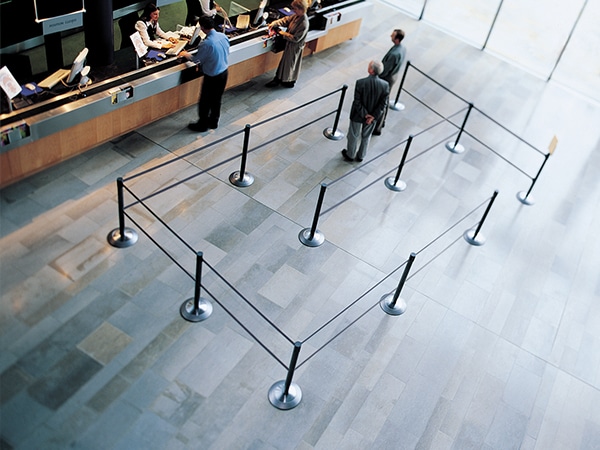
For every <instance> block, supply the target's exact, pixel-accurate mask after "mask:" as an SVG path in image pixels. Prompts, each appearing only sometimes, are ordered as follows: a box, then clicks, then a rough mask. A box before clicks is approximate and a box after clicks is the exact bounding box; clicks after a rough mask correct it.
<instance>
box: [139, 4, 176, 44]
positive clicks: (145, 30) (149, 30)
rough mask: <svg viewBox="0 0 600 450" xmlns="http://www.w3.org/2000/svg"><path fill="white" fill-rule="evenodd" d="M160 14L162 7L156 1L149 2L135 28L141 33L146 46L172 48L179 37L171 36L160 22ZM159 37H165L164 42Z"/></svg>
mask: <svg viewBox="0 0 600 450" xmlns="http://www.w3.org/2000/svg"><path fill="white" fill-rule="evenodd" d="M159 16H160V8H159V7H158V6H156V5H155V4H154V3H148V4H147V5H146V7H145V8H144V12H143V14H142V17H140V20H138V21H137V22H136V23H135V29H136V30H137V31H138V32H139V33H140V36H141V37H142V42H143V43H144V45H145V46H146V47H150V48H157V49H161V48H171V47H173V46H174V45H175V44H176V43H177V39H176V38H174V37H169V36H168V35H167V33H165V32H164V31H163V30H162V29H161V28H160V25H159V24H158V17H159ZM159 38H161V39H164V41H169V42H164V41H160V40H158V39H159Z"/></svg>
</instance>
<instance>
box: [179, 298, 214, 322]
mask: <svg viewBox="0 0 600 450" xmlns="http://www.w3.org/2000/svg"><path fill="white" fill-rule="evenodd" d="M179 312H180V313H181V317H183V318H184V319H185V320H187V321H189V322H202V321H203V320H206V319H208V317H209V316H210V315H211V314H212V312H213V306H212V303H210V302H209V301H208V300H206V299H205V298H203V297H200V300H199V301H198V309H195V308H194V299H193V298H188V299H187V300H186V301H185V302H183V304H182V305H181V308H179Z"/></svg>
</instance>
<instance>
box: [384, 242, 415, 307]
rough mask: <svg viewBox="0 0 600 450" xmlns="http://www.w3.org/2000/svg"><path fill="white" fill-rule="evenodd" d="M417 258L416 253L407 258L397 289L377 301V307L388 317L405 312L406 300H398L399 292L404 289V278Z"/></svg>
mask: <svg viewBox="0 0 600 450" xmlns="http://www.w3.org/2000/svg"><path fill="white" fill-rule="evenodd" d="M416 257H417V254H416V253H414V252H413V253H411V254H410V257H409V258H408V262H407V263H406V267H405V268H404V273H403V274H402V277H401V278H400V282H399V283H398V287H397V288H396V290H395V291H394V292H393V293H390V294H387V295H384V296H383V297H381V300H379V306H380V307H381V309H383V311H385V313H387V314H389V315H390V316H399V315H400V314H404V311H406V300H404V299H403V298H400V292H402V288H403V287H404V283H405V282H406V278H407V277H408V272H409V271H410V267H411V266H412V264H413V262H414V260H415V258H416Z"/></svg>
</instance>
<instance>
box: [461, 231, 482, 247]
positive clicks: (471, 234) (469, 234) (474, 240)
mask: <svg viewBox="0 0 600 450" xmlns="http://www.w3.org/2000/svg"><path fill="white" fill-rule="evenodd" d="M463 237H464V238H465V241H467V242H468V243H469V244H471V245H478V246H479V245H483V244H485V237H484V236H483V235H482V234H481V233H479V234H477V236H475V230H467V231H465V232H464V234H463Z"/></svg>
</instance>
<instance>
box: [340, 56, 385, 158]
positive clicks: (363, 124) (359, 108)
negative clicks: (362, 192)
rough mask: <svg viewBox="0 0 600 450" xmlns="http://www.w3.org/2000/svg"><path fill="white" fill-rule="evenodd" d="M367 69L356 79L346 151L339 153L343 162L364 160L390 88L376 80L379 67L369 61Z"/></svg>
mask: <svg viewBox="0 0 600 450" xmlns="http://www.w3.org/2000/svg"><path fill="white" fill-rule="evenodd" d="M368 70H369V76H368V77H366V78H361V79H360V80H357V81H356V86H355V87H354V100H353V102H352V108H351V109H350V127H349V128H348V149H344V150H342V157H343V158H344V160H345V161H353V160H354V159H355V158H356V161H358V162H361V161H362V160H363V159H364V157H365V155H366V154H367V149H368V148H369V141H370V140H371V134H373V130H374V129H375V124H376V123H377V120H379V119H380V118H381V116H382V115H383V111H384V110H385V107H386V105H387V103H388V97H389V95H390V86H389V84H388V82H387V81H385V80H382V79H381V78H379V74H380V73H381V71H382V70H383V64H382V63H381V62H379V61H371V62H370V63H369V68H368ZM359 141H360V146H359Z"/></svg>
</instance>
